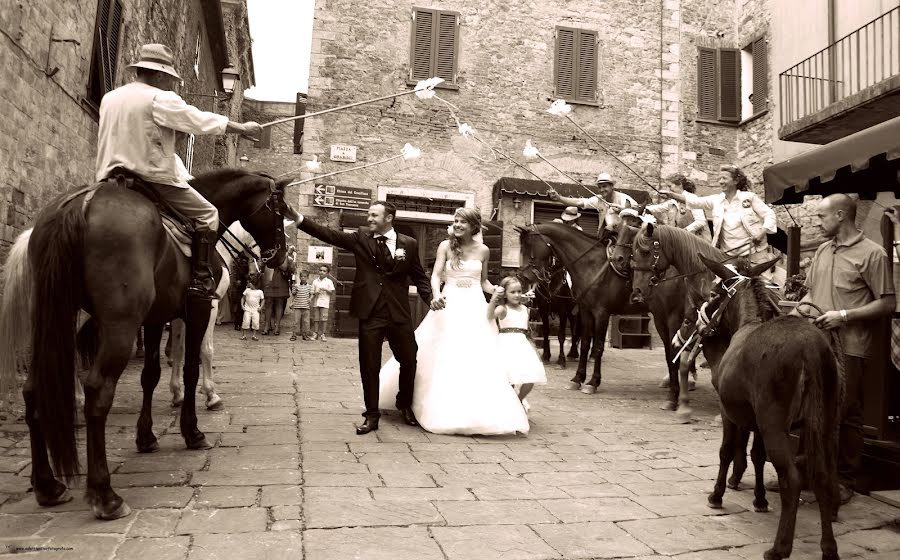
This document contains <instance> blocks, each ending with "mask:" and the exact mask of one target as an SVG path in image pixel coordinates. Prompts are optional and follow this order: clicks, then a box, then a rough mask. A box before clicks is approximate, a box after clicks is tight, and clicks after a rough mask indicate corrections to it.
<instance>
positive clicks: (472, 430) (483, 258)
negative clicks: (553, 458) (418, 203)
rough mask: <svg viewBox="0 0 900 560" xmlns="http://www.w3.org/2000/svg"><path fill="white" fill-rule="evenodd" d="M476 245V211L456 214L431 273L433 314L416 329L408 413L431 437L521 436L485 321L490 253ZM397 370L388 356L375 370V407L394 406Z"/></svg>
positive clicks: (521, 415) (518, 412) (521, 423)
mask: <svg viewBox="0 0 900 560" xmlns="http://www.w3.org/2000/svg"><path fill="white" fill-rule="evenodd" d="M480 239H481V213H480V212H479V211H478V210H477V209H475V208H460V209H458V210H457V211H456V214H455V215H454V220H453V226H452V232H451V233H450V234H449V237H448V239H446V240H444V241H442V242H441V244H440V246H438V250H437V256H436V258H435V263H434V270H433V272H432V273H431V289H432V293H433V294H435V296H434V299H433V300H432V302H431V309H432V310H431V311H429V312H428V314H427V315H425V318H424V319H423V320H422V322H421V324H420V325H419V327H418V328H417V329H416V343H417V344H418V347H419V350H418V353H417V362H418V364H417V368H416V380H415V388H414V391H413V405H412V409H413V412H414V413H415V415H416V418H417V419H418V421H419V424H420V425H421V426H422V427H423V428H424V429H425V430H427V431H429V432H432V433H436V434H482V435H492V434H507V433H515V432H522V433H527V432H528V417H527V416H526V414H525V410H524V409H523V408H522V405H521V403H520V402H519V398H518V397H517V396H516V393H515V390H514V389H513V388H512V387H511V386H510V384H509V381H508V380H507V378H506V375H505V374H504V369H503V367H502V365H501V364H499V363H498V362H497V337H498V334H497V328H496V326H495V325H494V324H493V323H490V322H488V320H487V319H486V316H487V302H486V301H485V298H484V295H483V293H482V290H483V291H484V292H488V293H493V290H494V287H493V286H492V285H491V283H490V281H489V280H488V279H487V260H488V255H489V253H490V250H489V249H488V248H487V246H485V245H484V244H483V243H481V241H480ZM442 278H443V279H444V280H445V284H444V290H443V291H441V289H440V285H441V280H442ZM438 294H440V295H438ZM399 371H400V366H399V364H398V363H397V360H395V359H394V358H391V359H390V360H389V361H388V362H387V363H386V364H385V365H384V366H383V367H382V368H381V374H380V376H379V377H380V379H381V392H380V397H379V400H380V406H381V408H394V397H395V396H396V395H397V384H398V376H399Z"/></svg>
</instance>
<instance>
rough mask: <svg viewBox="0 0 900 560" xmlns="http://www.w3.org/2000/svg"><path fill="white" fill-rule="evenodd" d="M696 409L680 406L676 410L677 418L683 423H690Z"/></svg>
mask: <svg viewBox="0 0 900 560" xmlns="http://www.w3.org/2000/svg"><path fill="white" fill-rule="evenodd" d="M693 413H694V411H693V410H691V409H690V408H685V407H683V406H680V407H678V410H676V411H675V418H676V419H677V420H678V421H679V422H681V423H682V424H690V423H691V421H692V420H693V418H692V415H693Z"/></svg>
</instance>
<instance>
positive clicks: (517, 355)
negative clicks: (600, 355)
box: [488, 276, 547, 411]
mask: <svg viewBox="0 0 900 560" xmlns="http://www.w3.org/2000/svg"><path fill="white" fill-rule="evenodd" d="M488 320H492V321H493V320H495V321H497V326H498V327H500V339H499V341H498V351H499V356H500V362H501V363H502V364H503V366H504V369H505V370H506V376H507V377H508V378H509V382H510V384H512V385H521V387H520V388H519V400H520V401H522V406H524V407H525V410H526V411H527V410H528V408H529V406H528V402H527V401H526V400H525V397H526V396H527V395H528V393H530V392H531V390H532V389H533V388H534V384H535V383H546V382H547V374H546V373H545V372H544V364H543V363H541V360H540V359H539V358H538V356H537V353H536V352H535V350H534V346H532V345H531V343H530V342H529V341H528V338H527V336H526V335H527V334H528V308H527V307H525V306H524V305H522V283H521V282H519V280H518V279H517V278H516V277H515V276H507V277H506V278H504V279H503V280H501V281H500V285H499V286H497V287H496V289H495V290H494V295H493V297H491V302H490V304H489V305H488Z"/></svg>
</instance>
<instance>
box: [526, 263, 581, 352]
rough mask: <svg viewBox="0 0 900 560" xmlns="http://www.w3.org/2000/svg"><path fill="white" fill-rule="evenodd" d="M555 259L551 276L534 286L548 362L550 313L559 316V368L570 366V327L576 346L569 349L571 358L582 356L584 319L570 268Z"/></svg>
mask: <svg viewBox="0 0 900 560" xmlns="http://www.w3.org/2000/svg"><path fill="white" fill-rule="evenodd" d="M554 261H555V262H553V263H551V265H550V270H549V274H548V278H546V279H544V280H543V281H542V282H539V283H538V284H537V285H535V286H534V307H535V308H536V309H537V312H538V316H539V317H540V318H541V336H542V337H543V340H544V342H543V346H542V349H543V353H542V354H541V358H542V359H543V360H544V362H549V361H550V315H556V316H557V318H559V328H558V329H557V339H558V340H559V357H558V358H557V359H556V365H557V367H558V368H559V369H566V350H565V343H566V327H567V326H571V330H572V346H571V348H570V349H569V354H568V357H569V358H577V357H578V341H579V340H580V338H581V331H582V328H581V321H580V318H579V317H578V306H577V305H576V303H575V296H574V295H573V294H572V289H571V288H570V287H569V285H568V284H567V283H566V269H565V268H563V266H562V264H561V263H559V262H558V261H556V259H554Z"/></svg>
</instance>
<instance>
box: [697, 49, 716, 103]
mask: <svg viewBox="0 0 900 560" xmlns="http://www.w3.org/2000/svg"><path fill="white" fill-rule="evenodd" d="M698 50H699V53H698V55H697V116H698V117H699V118H701V119H710V120H716V119H717V118H718V117H719V112H718V99H719V96H718V87H717V83H718V79H717V78H718V75H717V72H716V49H709V48H706V47H698Z"/></svg>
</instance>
